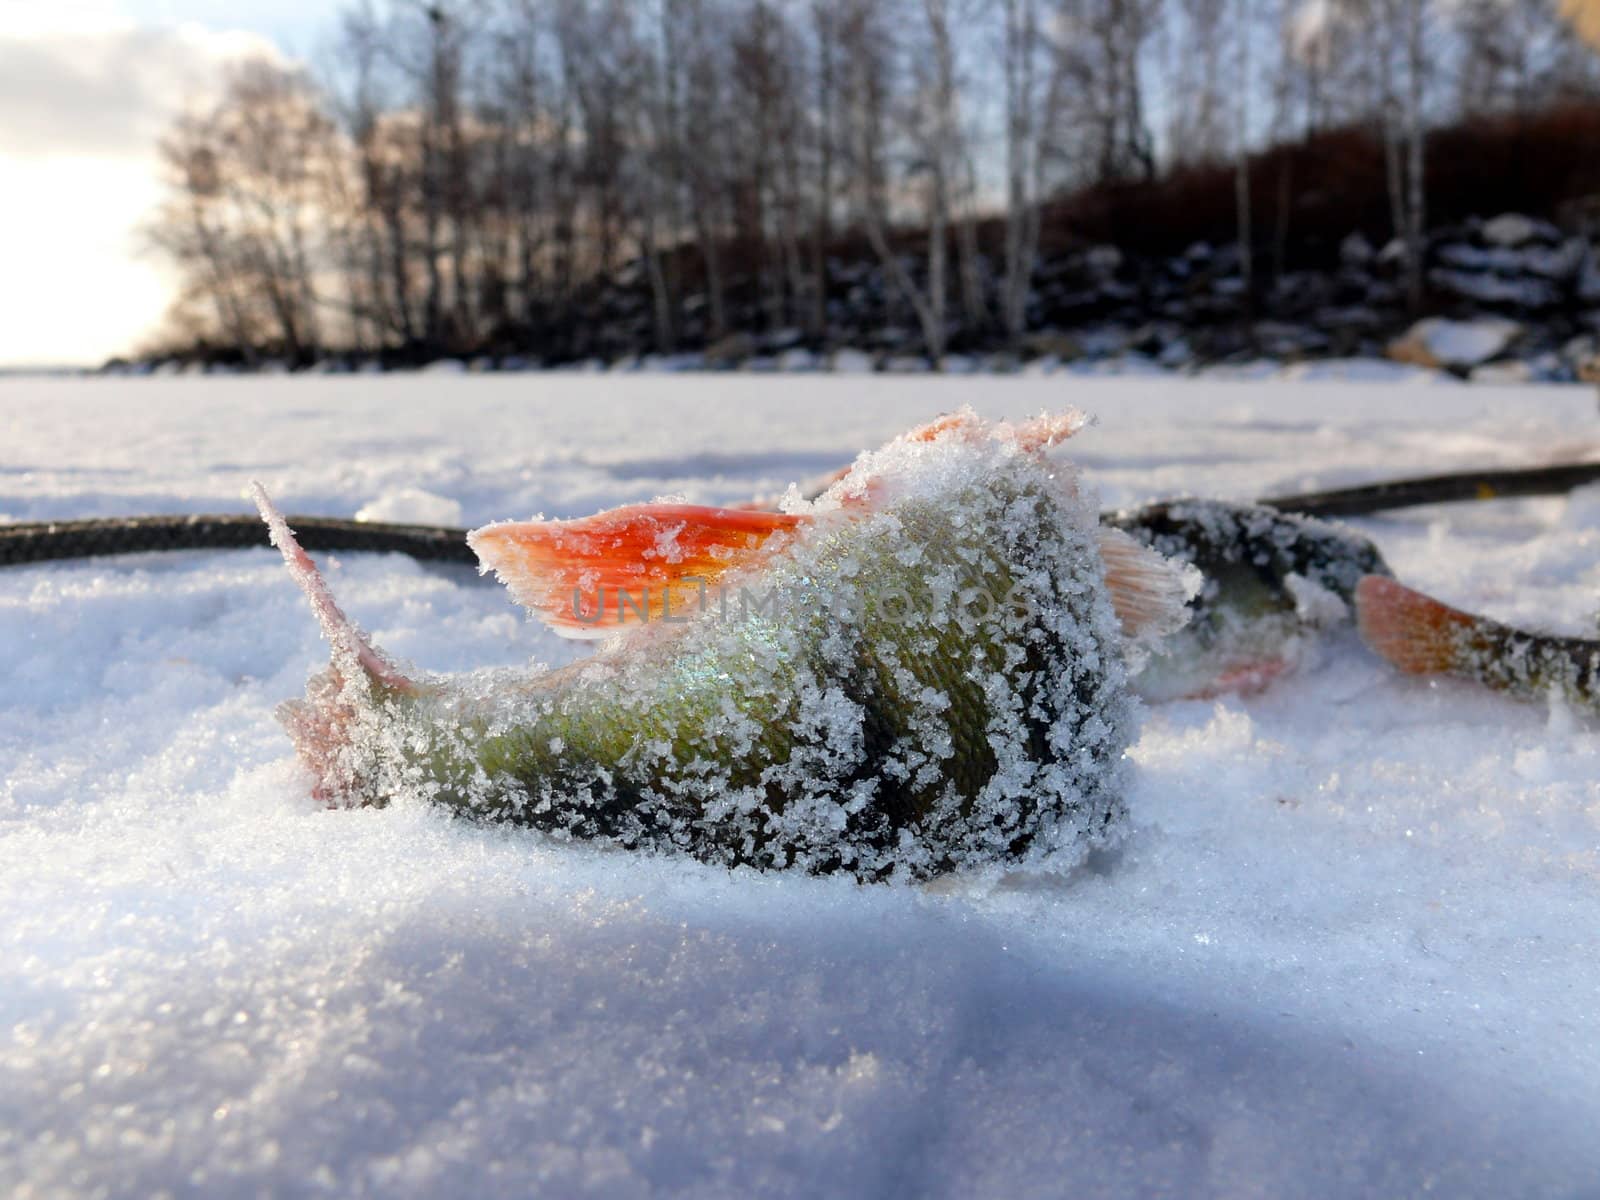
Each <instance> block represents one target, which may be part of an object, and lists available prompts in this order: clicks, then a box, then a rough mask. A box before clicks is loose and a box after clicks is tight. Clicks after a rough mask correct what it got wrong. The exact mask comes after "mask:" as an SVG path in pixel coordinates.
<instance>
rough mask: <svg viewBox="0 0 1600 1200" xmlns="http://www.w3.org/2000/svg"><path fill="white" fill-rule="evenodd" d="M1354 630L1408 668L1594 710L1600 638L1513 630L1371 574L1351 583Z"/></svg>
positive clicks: (1599, 697)
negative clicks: (1354, 598)
mask: <svg viewBox="0 0 1600 1200" xmlns="http://www.w3.org/2000/svg"><path fill="white" fill-rule="evenodd" d="M1356 610H1357V611H1356V617H1357V621H1358V623H1359V625H1360V629H1361V637H1362V640H1363V641H1364V642H1366V644H1367V645H1368V646H1369V647H1371V649H1372V650H1373V652H1374V653H1376V654H1378V655H1379V656H1381V657H1382V658H1383V659H1384V660H1385V661H1387V662H1388V663H1389V664H1390V665H1391V666H1393V667H1394V668H1395V669H1396V670H1398V671H1401V672H1403V673H1405V674H1407V675H1451V676H1455V677H1457V678H1460V679H1468V680H1471V681H1473V682H1474V683H1480V684H1482V685H1484V686H1485V687H1488V688H1492V689H1494V690H1495V691H1498V692H1503V693H1505V694H1507V695H1509V696H1512V697H1514V698H1516V699H1519V700H1544V699H1548V698H1550V697H1551V696H1555V697H1557V698H1558V699H1559V700H1560V701H1561V702H1562V703H1564V704H1566V705H1568V706H1570V707H1571V708H1573V709H1576V710H1578V711H1581V712H1585V713H1588V714H1590V715H1596V714H1600V641H1597V640H1595V639H1593V638H1578V637H1561V636H1559V635H1555V634H1545V633H1537V632H1533V631H1530V630H1526V629H1518V628H1515V627H1513V626H1510V625H1503V624H1501V623H1500V622H1498V621H1492V620H1490V619H1489V618H1488V617H1479V616H1474V615H1473V614H1472V613H1468V612H1463V611H1462V610H1461V609H1458V608H1452V607H1451V606H1450V605H1448V604H1445V603H1444V602H1443V601H1440V600H1436V599H1434V598H1433V597H1432V596H1428V595H1426V594H1424V593H1423V592H1419V591H1417V590H1416V589H1415V588H1410V587H1407V586H1406V585H1405V584H1403V583H1400V582H1398V581H1397V580H1394V579H1385V578H1382V577H1380V576H1377V575H1373V576H1369V577H1367V578H1365V579H1363V580H1361V582H1360V584H1359V585H1358V586H1357V589H1356Z"/></svg>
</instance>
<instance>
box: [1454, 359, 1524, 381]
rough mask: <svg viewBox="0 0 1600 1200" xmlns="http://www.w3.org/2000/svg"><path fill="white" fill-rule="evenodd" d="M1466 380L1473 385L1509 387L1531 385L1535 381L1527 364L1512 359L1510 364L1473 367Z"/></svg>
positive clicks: (1501, 363)
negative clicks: (1522, 384)
mask: <svg viewBox="0 0 1600 1200" xmlns="http://www.w3.org/2000/svg"><path fill="white" fill-rule="evenodd" d="M1467 378H1468V379H1470V380H1471V381H1472V382H1473V383H1487V384H1500V385H1507V386H1509V385H1514V384H1519V383H1532V382H1533V381H1534V379H1535V372H1534V369H1533V368H1532V367H1531V366H1530V365H1529V364H1527V363H1525V362H1518V361H1516V360H1515V359H1513V360H1512V361H1510V362H1497V363H1484V364H1483V365H1482V366H1478V367H1473V368H1472V370H1471V371H1470V372H1469V373H1468V374H1467Z"/></svg>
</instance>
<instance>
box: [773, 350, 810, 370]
mask: <svg viewBox="0 0 1600 1200" xmlns="http://www.w3.org/2000/svg"><path fill="white" fill-rule="evenodd" d="M816 369H817V356H816V355H815V354H813V353H811V351H809V350H807V349H806V348H805V347H803V346H797V347H796V348H794V349H793V350H785V351H784V352H783V353H782V354H780V355H778V370H780V371H787V372H794V371H815V370H816Z"/></svg>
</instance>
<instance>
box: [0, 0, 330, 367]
mask: <svg viewBox="0 0 1600 1200" xmlns="http://www.w3.org/2000/svg"><path fill="white" fill-rule="evenodd" d="M335 8H336V6H335V5H334V4H332V3H330V2H329V0H320V2H317V0H229V2H227V3H222V2H220V0H213V2H211V3H205V2H204V0H0V366H17V365H46V364H72V363H87V364H92V363H97V362H100V361H102V360H103V359H105V358H107V357H108V356H110V355H112V354H116V353H119V352H122V351H126V350H127V349H129V348H130V347H131V346H132V345H133V344H134V343H136V342H137V341H138V340H139V339H140V338H141V337H142V336H143V335H144V334H146V333H148V332H149V331H150V329H151V328H152V327H153V326H154V325H155V324H156V323H157V322H159V320H160V319H161V315H162V313H163V312H164V311H165V308H166V305H167V300H168V298H169V296H170V290H171V282H170V279H169V278H168V277H167V276H166V274H165V272H164V271H163V270H162V268H161V265H160V264H159V263H158V262H157V261H155V260H153V259H151V258H149V257H147V256H145V255H142V254H141V253H140V245H139V237H138V234H137V229H138V226H139V223H140V221H141V220H142V219H143V218H144V217H145V216H146V215H147V214H148V213H149V211H150V210H151V208H152V207H153V206H154V204H155V203H156V201H157V199H158V188H157V168H156V162H155V141H156V139H157V138H158V137H159V136H160V135H161V133H162V131H163V129H164V128H165V126H166V124H167V122H168V121H169V120H170V119H171V117H172V116H173V114H174V113H175V112H177V111H178V110H180V109H181V108H182V107H183V106H184V105H185V104H186V103H190V102H194V101H196V100H199V99H201V98H203V97H204V96H205V95H206V94H207V92H208V91H209V90H210V89H211V88H213V87H214V86H215V80H216V78H217V73H218V69H219V67H220V66H221V65H222V64H223V63H225V62H227V61H228V60H230V59H233V58H237V57H241V56H244V55H248V54H253V53H267V54H274V55H278V56H281V57H310V56H312V54H313V53H314V51H315V50H316V47H317V45H318V43H319V42H320V40H321V39H322V38H323V37H324V35H325V33H326V32H327V30H328V28H329V27H330V22H331V21H332V19H333V13H334V11H335Z"/></svg>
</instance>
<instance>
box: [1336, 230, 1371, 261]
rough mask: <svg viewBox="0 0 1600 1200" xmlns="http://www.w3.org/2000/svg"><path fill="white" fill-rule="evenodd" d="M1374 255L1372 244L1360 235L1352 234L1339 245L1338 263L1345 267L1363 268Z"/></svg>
mask: <svg viewBox="0 0 1600 1200" xmlns="http://www.w3.org/2000/svg"><path fill="white" fill-rule="evenodd" d="M1375 253H1377V252H1376V251H1375V250H1373V248H1372V243H1371V242H1369V241H1367V239H1366V238H1365V237H1364V236H1363V235H1362V234H1360V233H1352V234H1350V235H1348V236H1347V237H1346V238H1345V239H1344V241H1342V242H1340V243H1339V261H1340V262H1342V263H1343V264H1344V265H1345V266H1347V267H1365V266H1367V265H1368V264H1369V263H1371V262H1372V256H1373V255H1374V254H1375Z"/></svg>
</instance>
